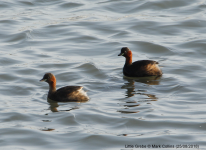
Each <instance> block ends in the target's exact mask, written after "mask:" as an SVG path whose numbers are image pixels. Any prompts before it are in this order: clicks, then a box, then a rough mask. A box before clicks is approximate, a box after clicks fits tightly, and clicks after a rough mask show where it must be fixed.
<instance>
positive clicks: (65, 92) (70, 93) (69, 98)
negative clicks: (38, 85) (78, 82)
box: [40, 73, 89, 102]
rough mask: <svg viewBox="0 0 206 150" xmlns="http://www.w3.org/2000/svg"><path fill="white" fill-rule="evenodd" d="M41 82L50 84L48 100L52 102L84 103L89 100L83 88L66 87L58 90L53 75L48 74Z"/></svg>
mask: <svg viewBox="0 0 206 150" xmlns="http://www.w3.org/2000/svg"><path fill="white" fill-rule="evenodd" d="M40 81H41V82H43V81H45V82H47V83H48V84H49V92H48V98H49V99H51V100H54V101H58V102H83V101H88V100H89V97H88V96H87V93H86V92H85V91H84V90H83V89H82V88H83V87H82V86H65V87H62V88H60V89H58V90H56V78H55V76H54V75H53V74H52V73H46V74H45V75H44V77H43V79H41V80H40Z"/></svg>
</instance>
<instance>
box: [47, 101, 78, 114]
mask: <svg viewBox="0 0 206 150" xmlns="http://www.w3.org/2000/svg"><path fill="white" fill-rule="evenodd" d="M47 102H48V103H49V105H50V107H49V109H50V110H51V111H52V112H59V111H71V110H74V109H79V107H77V106H74V107H73V108H71V109H67V110H58V109H57V107H59V104H58V102H56V101H53V100H51V99H49V98H47Z"/></svg>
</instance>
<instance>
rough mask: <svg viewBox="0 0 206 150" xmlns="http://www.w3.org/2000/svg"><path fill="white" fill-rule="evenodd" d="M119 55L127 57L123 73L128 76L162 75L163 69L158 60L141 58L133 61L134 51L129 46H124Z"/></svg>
mask: <svg viewBox="0 0 206 150" xmlns="http://www.w3.org/2000/svg"><path fill="white" fill-rule="evenodd" d="M118 56H124V57H125V58H126V61H125V65H124V68H123V73H124V75H125V76H127V77H147V76H161V75H162V71H161V70H160V68H159V66H158V62H156V61H153V60H139V61H135V62H133V63H132V51H131V50H130V49H129V48H128V47H123V48H122V49H121V52H120V54H119V55H118Z"/></svg>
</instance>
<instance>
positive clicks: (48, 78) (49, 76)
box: [40, 73, 56, 83]
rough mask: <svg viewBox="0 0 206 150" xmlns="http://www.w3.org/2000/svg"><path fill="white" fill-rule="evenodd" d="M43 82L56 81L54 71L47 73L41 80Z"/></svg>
mask: <svg viewBox="0 0 206 150" xmlns="http://www.w3.org/2000/svg"><path fill="white" fill-rule="evenodd" d="M40 81H41V82H43V81H44V82H47V83H52V82H53V83H56V78H55V76H54V75H53V74H52V73H46V74H45V75H44V77H43V78H42V79H41V80H40Z"/></svg>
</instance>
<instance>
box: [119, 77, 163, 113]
mask: <svg viewBox="0 0 206 150" xmlns="http://www.w3.org/2000/svg"><path fill="white" fill-rule="evenodd" d="M159 79H160V77H157V76H151V77H139V78H130V77H124V80H125V81H127V82H126V83H124V85H123V86H122V87H121V88H122V89H126V94H125V96H126V98H130V97H133V96H135V95H145V96H147V98H145V99H143V100H141V101H138V102H147V101H148V102H150V101H157V100H158V98H157V97H156V95H154V94H148V93H147V91H146V90H141V89H138V90H135V82H140V83H144V84H147V85H159ZM125 103H126V104H125ZM125 103H124V104H123V106H124V110H119V111H118V112H121V113H138V112H139V111H134V110H129V107H137V106H140V104H138V103H137V102H136V101H131V100H127V101H126V102H125ZM148 104H149V103H148Z"/></svg>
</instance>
